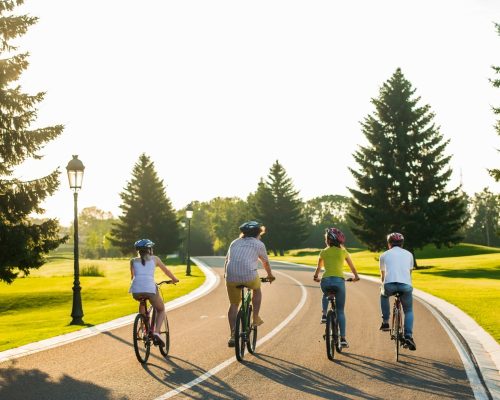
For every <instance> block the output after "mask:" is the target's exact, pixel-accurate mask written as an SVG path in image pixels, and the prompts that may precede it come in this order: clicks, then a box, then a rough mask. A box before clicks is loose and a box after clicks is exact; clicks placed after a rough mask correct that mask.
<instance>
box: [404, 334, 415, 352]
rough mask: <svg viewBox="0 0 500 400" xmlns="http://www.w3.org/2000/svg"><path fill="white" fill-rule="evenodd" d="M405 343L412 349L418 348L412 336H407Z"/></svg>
mask: <svg viewBox="0 0 500 400" xmlns="http://www.w3.org/2000/svg"><path fill="white" fill-rule="evenodd" d="M405 344H406V345H407V346H408V348H409V349H410V350H411V351H415V350H417V346H416V345H415V342H414V341H413V338H412V337H410V336H407V337H405Z"/></svg>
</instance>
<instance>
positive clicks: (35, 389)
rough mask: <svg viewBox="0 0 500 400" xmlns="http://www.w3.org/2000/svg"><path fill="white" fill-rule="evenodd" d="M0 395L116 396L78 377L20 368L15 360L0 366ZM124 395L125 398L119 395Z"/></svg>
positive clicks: (23, 399)
mask: <svg viewBox="0 0 500 400" xmlns="http://www.w3.org/2000/svg"><path fill="white" fill-rule="evenodd" d="M0 399H9V400H18V399H19V400H30V399H33V400H35V399H36V400H58V399H61V400H63V399H64V400H66V399H75V400H78V399H100V400H107V399H109V400H111V399H113V400H116V397H115V396H113V395H112V393H111V391H110V390H108V389H105V388H103V387H100V386H97V385H94V384H93V383H91V382H84V381H78V380H76V379H73V378H71V377H70V376H67V375H63V376H62V377H61V378H60V379H59V380H58V381H52V380H50V378H49V375H48V374H46V373H45V372H42V371H40V370H39V369H28V370H25V369H19V368H16V367H15V365H14V363H12V364H4V365H2V368H0ZM122 399H125V398H122Z"/></svg>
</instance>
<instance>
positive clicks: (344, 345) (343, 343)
mask: <svg viewBox="0 0 500 400" xmlns="http://www.w3.org/2000/svg"><path fill="white" fill-rule="evenodd" d="M340 346H341V347H342V348H343V349H348V348H349V343H347V340H346V338H340Z"/></svg>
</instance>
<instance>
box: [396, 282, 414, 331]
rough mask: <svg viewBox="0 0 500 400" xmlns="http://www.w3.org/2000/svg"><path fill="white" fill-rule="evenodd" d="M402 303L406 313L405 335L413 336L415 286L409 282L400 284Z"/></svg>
mask: <svg viewBox="0 0 500 400" xmlns="http://www.w3.org/2000/svg"><path fill="white" fill-rule="evenodd" d="M399 291H400V292H401V304H402V305H403V311H404V314H405V332H404V333H405V337H412V336H413V294H412V293H413V288H412V287H411V286H410V285H407V284H403V283H401V284H399Z"/></svg>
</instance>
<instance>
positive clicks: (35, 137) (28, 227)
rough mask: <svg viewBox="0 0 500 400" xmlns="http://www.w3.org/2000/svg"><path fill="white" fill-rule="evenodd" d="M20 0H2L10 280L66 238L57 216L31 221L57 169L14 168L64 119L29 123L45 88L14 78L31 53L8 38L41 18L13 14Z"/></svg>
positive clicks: (0, 231)
mask: <svg viewBox="0 0 500 400" xmlns="http://www.w3.org/2000/svg"><path fill="white" fill-rule="evenodd" d="M22 3H23V1H22V0H17V1H1V2H0V128H1V129H0V280H2V281H5V282H7V283H11V282H12V281H13V280H14V279H15V278H16V276H17V274H18V272H19V271H23V273H24V274H25V275H27V274H29V271H30V269H32V268H39V267H40V266H42V265H43V264H44V262H45V260H44V255H45V254H47V253H48V252H49V251H50V250H53V249H55V248H57V246H58V245H59V244H60V243H62V242H64V241H65V240H66V238H62V239H61V238H59V234H58V232H59V226H58V225H59V224H58V222H57V220H55V219H47V220H43V221H41V222H40V223H33V221H32V220H31V219H30V218H29V215H30V214H31V213H42V212H43V211H44V210H43V209H42V208H41V207H40V203H41V202H42V201H43V200H45V199H46V198H47V197H49V196H50V195H52V194H53V193H54V192H55V190H56V189H57V187H58V186H59V170H56V171H54V172H52V173H51V174H50V175H48V176H45V177H43V178H39V179H34V180H30V181H21V180H18V179H15V178H14V177H13V174H14V168H15V167H16V166H19V165H20V164H22V163H23V162H24V161H25V160H26V159H28V158H33V159H39V158H41V156H40V154H39V151H40V150H41V149H42V148H43V147H44V145H45V144H46V143H47V142H49V141H51V140H53V139H55V138H56V137H57V136H59V135H60V134H61V132H62V130H63V126H62V125H56V126H51V127H45V128H38V129H30V127H31V125H32V123H33V122H34V121H35V120H36V118H37V109H36V106H37V105H38V103H40V102H41V101H42V100H43V98H44V95H45V93H43V92H41V93H37V94H35V95H30V94H26V93H23V92H22V90H21V87H20V86H19V85H16V84H15V82H16V81H17V80H18V79H19V77H20V75H21V73H22V72H23V71H24V70H26V69H27V67H28V53H19V52H18V49H17V47H16V46H13V45H12V44H11V43H10V41H11V40H13V39H16V38H17V37H19V36H22V35H24V34H25V33H26V31H27V30H28V28H29V27H30V26H31V25H33V24H35V23H36V22H37V18H34V17H30V16H27V15H13V14H11V12H12V11H13V10H14V8H15V7H16V6H19V5H21V4H22Z"/></svg>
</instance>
